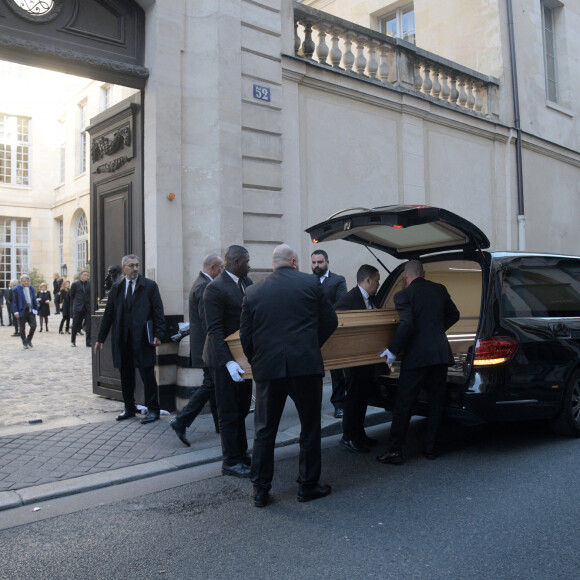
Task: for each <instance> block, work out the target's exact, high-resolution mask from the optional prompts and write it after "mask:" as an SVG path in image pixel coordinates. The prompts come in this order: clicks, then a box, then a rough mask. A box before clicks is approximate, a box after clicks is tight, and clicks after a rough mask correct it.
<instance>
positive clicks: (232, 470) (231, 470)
mask: <svg viewBox="0 0 580 580" xmlns="http://www.w3.org/2000/svg"><path fill="white" fill-rule="evenodd" d="M250 472H251V469H250V468H249V467H248V466H247V465H244V464H243V463H236V465H226V464H225V463H224V464H222V475H233V476H234V477H245V478H247V477H250Z"/></svg>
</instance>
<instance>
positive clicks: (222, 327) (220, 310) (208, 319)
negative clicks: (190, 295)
mask: <svg viewBox="0 0 580 580" xmlns="http://www.w3.org/2000/svg"><path fill="white" fill-rule="evenodd" d="M243 281H244V284H245V286H246V288H247V287H249V286H250V285H251V284H252V280H251V279H250V278H248V277H247V276H246V277H245V278H243ZM243 298H244V296H243V294H242V292H241V290H240V289H239V288H238V286H237V284H236V283H235V282H234V281H233V280H232V278H231V276H230V275H229V274H228V273H227V271H226V270H224V271H223V272H222V273H221V274H220V275H219V276H217V278H214V279H213V280H212V281H211V282H210V283H209V284H208V285H207V286H206V289H205V292H204V293H203V307H204V309H205V323H206V325H207V338H206V340H205V346H204V348H203V362H204V363H205V364H206V365H207V366H208V367H214V368H217V367H221V366H223V365H225V364H226V363H227V362H229V361H231V360H234V357H233V356H232V353H231V352H230V349H229V347H228V345H227V343H226V341H225V339H226V337H227V336H229V335H230V334H233V333H234V332H236V331H237V330H239V329H240V314H241V312H242V300H243Z"/></svg>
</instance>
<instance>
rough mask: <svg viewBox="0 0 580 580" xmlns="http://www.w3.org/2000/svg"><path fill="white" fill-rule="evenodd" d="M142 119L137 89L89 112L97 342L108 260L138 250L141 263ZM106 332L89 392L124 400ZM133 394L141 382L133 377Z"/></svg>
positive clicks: (94, 332) (93, 331)
mask: <svg viewBox="0 0 580 580" xmlns="http://www.w3.org/2000/svg"><path fill="white" fill-rule="evenodd" d="M142 127H143V119H142V110H141V95H140V94H136V95H133V96H132V97H130V98H129V99H126V100H125V101H123V102H121V103H119V104H117V105H115V106H114V107H111V108H110V109H108V110H107V111H105V112H103V113H101V114H99V115H97V116H96V117H93V118H92V119H91V125H90V127H89V129H88V131H89V133H90V136H91V163H90V167H91V186H90V187H91V228H90V234H91V290H92V296H91V300H92V305H93V309H94V310H95V314H94V316H93V319H92V323H93V324H92V327H91V334H92V342H93V343H94V342H96V337H97V334H98V331H99V327H100V323H101V318H102V314H103V311H104V306H105V304H106V298H107V288H106V285H107V284H106V277H107V271H108V269H109V268H110V266H115V265H116V266H120V265H121V258H122V257H123V256H125V255H127V254H131V253H134V254H137V255H138V256H139V257H140V258H141V264H142V271H144V269H145V264H144V263H143V256H144V252H143V250H144V234H143V129H142ZM109 343H110V335H109V338H107V344H105V348H104V349H103V350H101V351H99V353H98V354H97V355H96V356H94V358H93V392H94V393H97V394H99V395H104V396H107V397H111V398H113V399H118V400H122V396H121V381H120V377H119V372H118V370H117V369H115V368H114V366H113V358H112V354H111V347H110V344H109ZM135 395H136V400H137V402H138V403H142V399H143V397H142V395H143V387H142V384H141V382H140V379H139V380H138V381H137V389H136V393H135Z"/></svg>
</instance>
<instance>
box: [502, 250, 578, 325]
mask: <svg viewBox="0 0 580 580" xmlns="http://www.w3.org/2000/svg"><path fill="white" fill-rule="evenodd" d="M501 309H502V315H503V316H504V317H506V318H530V317H532V318H545V317H551V318H561V317H576V316H580V260H575V259H570V258H548V257H533V258H518V259H516V260H512V261H511V262H510V263H509V265H508V266H507V267H506V269H505V273H504V277H503V283H502V301H501Z"/></svg>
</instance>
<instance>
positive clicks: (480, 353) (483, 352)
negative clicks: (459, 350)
mask: <svg viewBox="0 0 580 580" xmlns="http://www.w3.org/2000/svg"><path fill="white" fill-rule="evenodd" d="M517 348H518V343H517V341H515V340H514V339H513V338H510V337H507V336H493V337H491V338H481V339H480V340H478V341H477V343H476V345H475V356H474V357H473V364H474V365H475V366H490V365H501V364H504V363H506V362H508V361H509V360H510V359H511V358H512V356H513V355H514V353H515V352H516V349H517Z"/></svg>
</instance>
